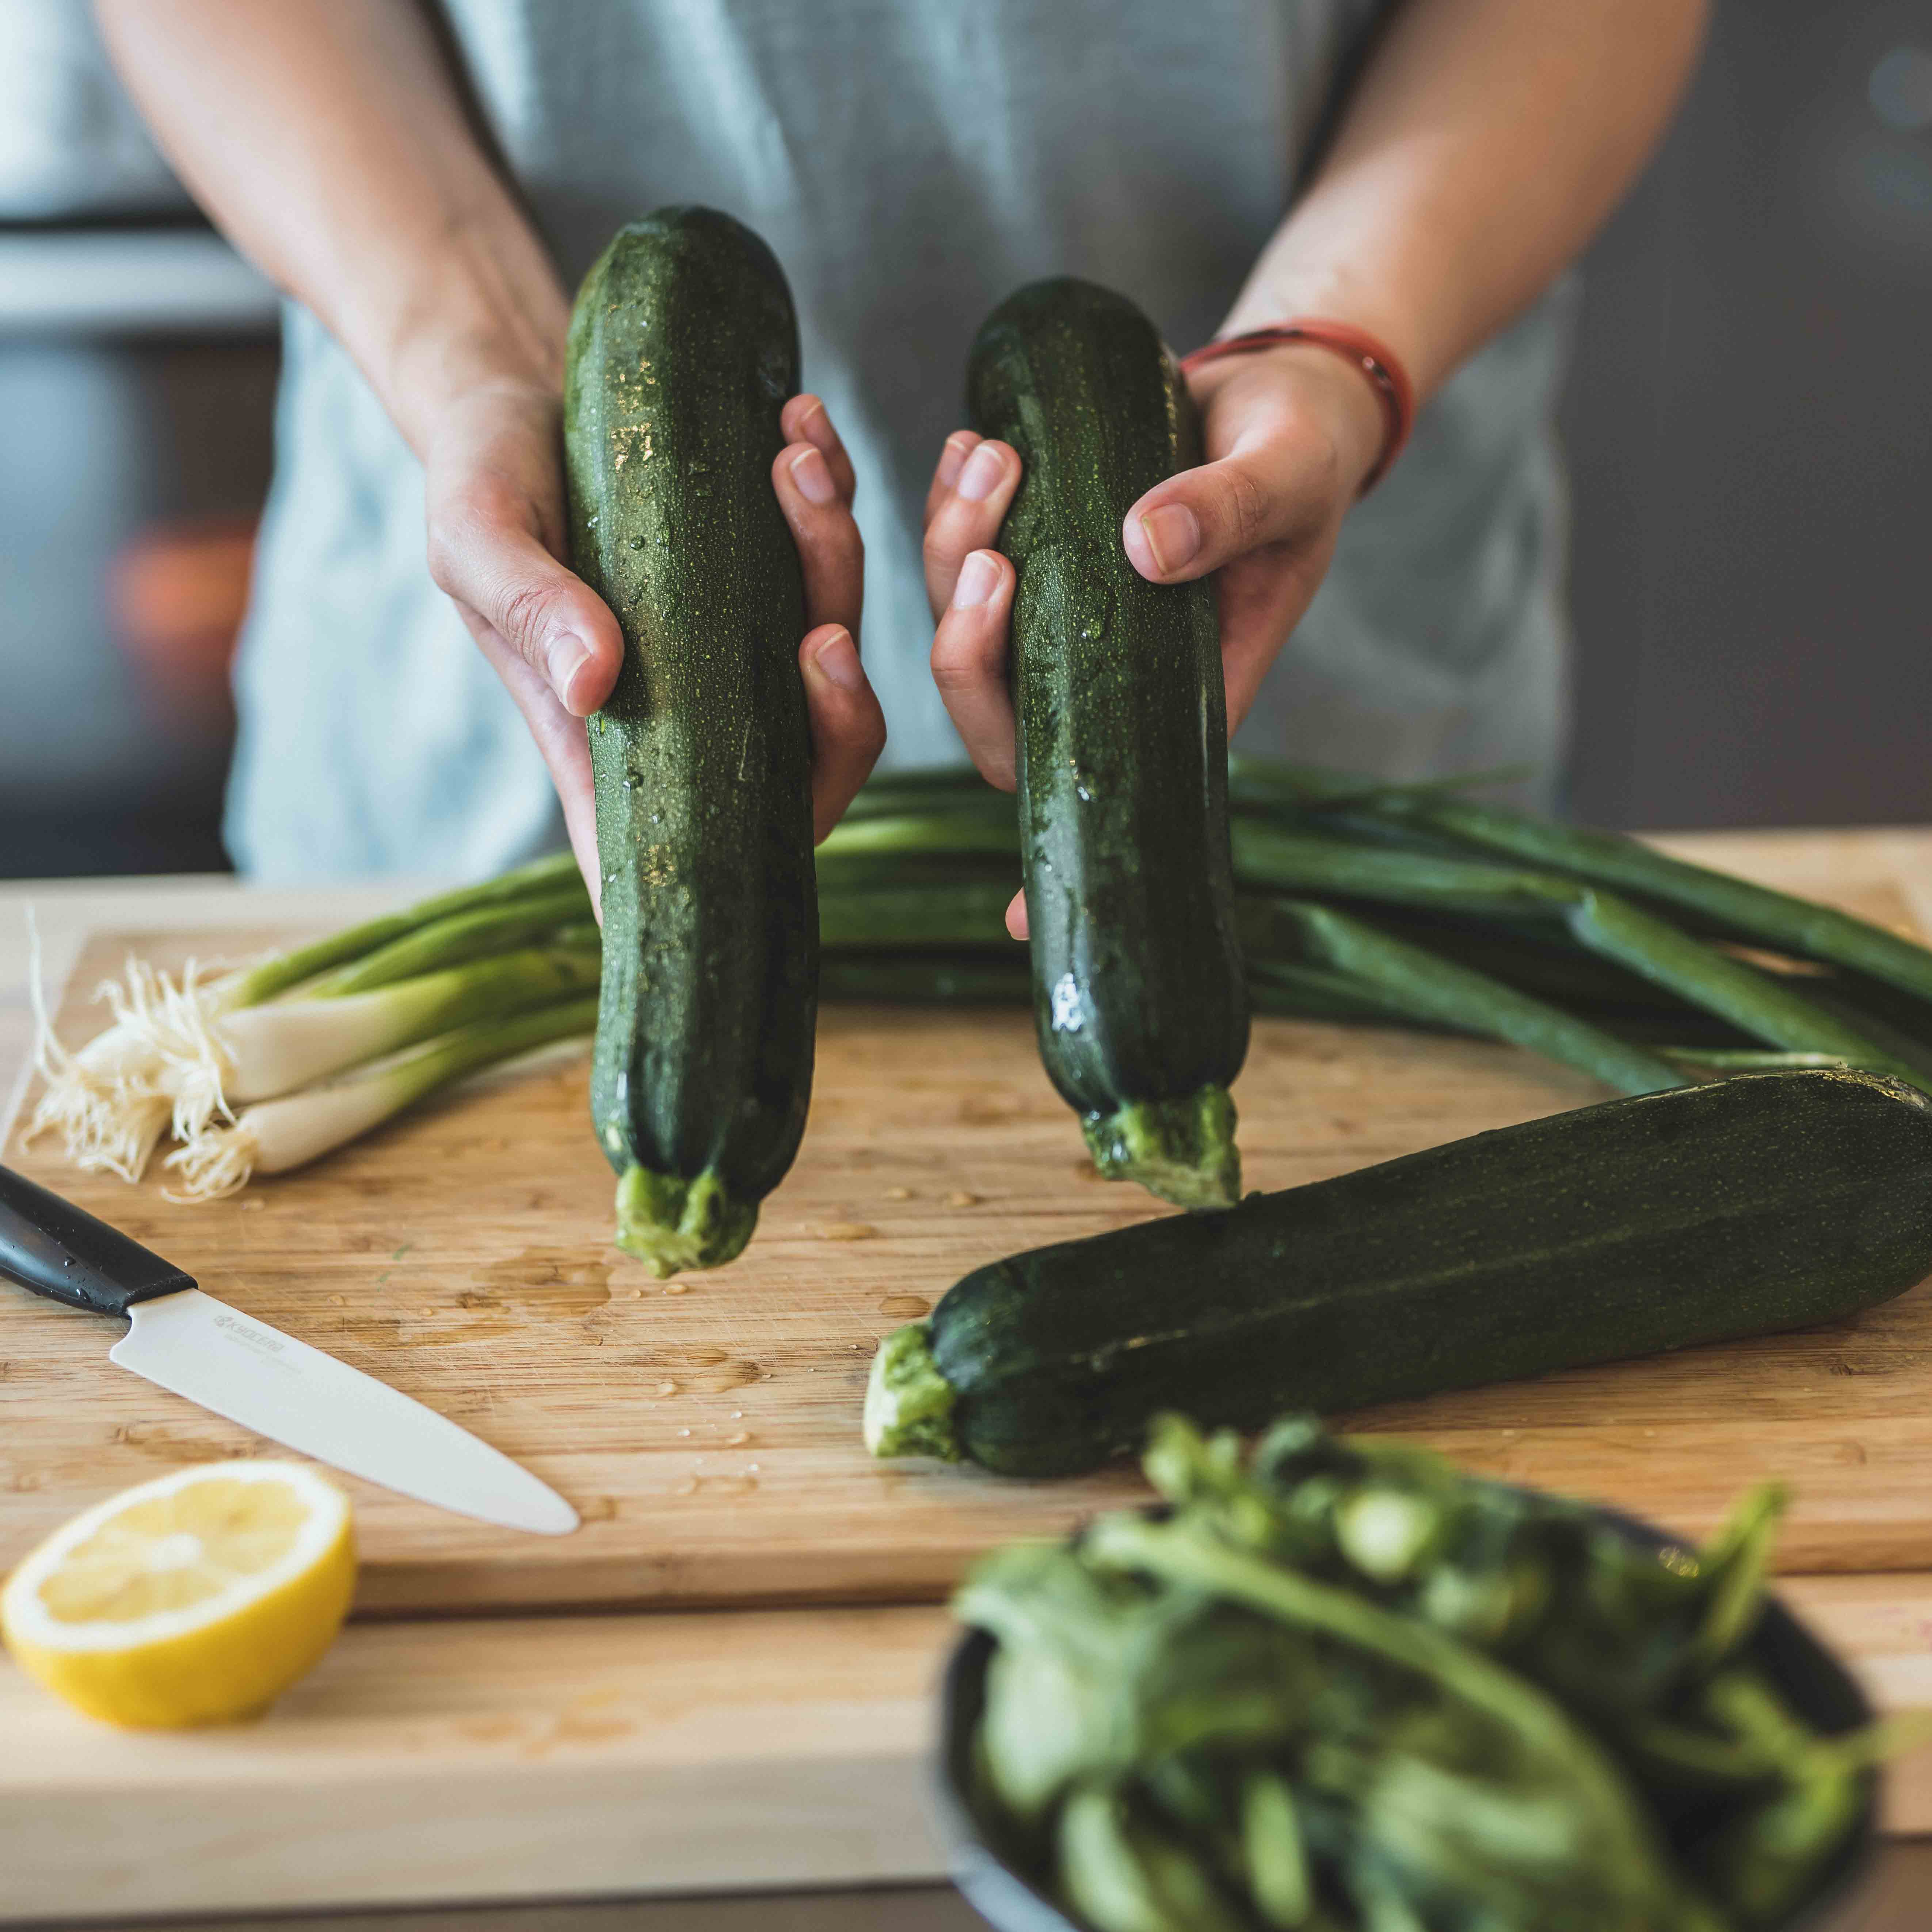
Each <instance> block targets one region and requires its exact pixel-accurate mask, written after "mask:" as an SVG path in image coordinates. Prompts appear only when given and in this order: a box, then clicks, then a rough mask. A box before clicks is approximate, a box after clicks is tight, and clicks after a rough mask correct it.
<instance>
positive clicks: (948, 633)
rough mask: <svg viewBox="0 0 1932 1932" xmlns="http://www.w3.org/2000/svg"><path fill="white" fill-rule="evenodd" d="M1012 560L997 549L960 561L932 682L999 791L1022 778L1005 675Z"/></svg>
mask: <svg viewBox="0 0 1932 1932" xmlns="http://www.w3.org/2000/svg"><path fill="white" fill-rule="evenodd" d="M1015 582H1016V576H1015V573H1014V570H1013V565H1012V564H1011V563H1010V562H1009V561H1008V560H1007V559H1006V558H1005V557H1004V556H1001V554H1000V553H999V552H998V550H974V551H972V552H971V553H970V554H969V555H968V556H966V557H965V559H964V560H963V561H962V564H961V566H960V568H959V573H958V577H957V580H956V583H954V586H953V601H952V602H951V603H950V604H948V605H947V607H946V609H945V610H944V612H943V613H941V616H940V619H939V628H938V630H937V631H935V633H934V634H933V639H932V681H933V682H934V683H935V684H936V685H938V687H939V694H940V697H941V698H942V699H943V700H944V701H945V705H946V714H947V716H948V717H949V718H951V719H952V720H953V728H954V729H955V730H956V731H957V732H958V733H959V736H960V737H961V739H962V740H963V741H964V742H965V746H966V750H967V754H968V756H969V757H971V759H972V760H973V762H974V764H975V765H977V766H978V767H979V770H980V776H981V777H982V778H984V779H985V780H986V782H987V783H988V784H991V785H997V786H998V787H999V789H1000V790H1001V791H1011V790H1013V786H1014V784H1015V782H1016V778H1015V764H1014V758H1015V750H1014V742H1013V728H1014V727H1013V694H1012V692H1011V691H1010V689H1009V688H1008V687H1007V622H1008V620H1009V619H1010V617H1011V616H1012V615H1013V585H1014V583H1015Z"/></svg>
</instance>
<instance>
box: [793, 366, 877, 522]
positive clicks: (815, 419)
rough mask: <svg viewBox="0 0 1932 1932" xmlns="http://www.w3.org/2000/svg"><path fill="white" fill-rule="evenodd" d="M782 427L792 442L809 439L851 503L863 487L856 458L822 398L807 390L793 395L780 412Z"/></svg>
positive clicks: (842, 493) (846, 499) (834, 481)
mask: <svg viewBox="0 0 1932 1932" xmlns="http://www.w3.org/2000/svg"><path fill="white" fill-rule="evenodd" d="M778 424H779V427H780V428H781V429H783V431H784V437H785V440H786V441H787V443H810V444H811V446H812V447H813V448H814V449H816V450H817V452H818V453H819V455H821V456H822V457H823V458H825V460H826V464H827V465H828V466H829V468H830V469H831V471H832V481H833V483H834V484H835V485H836V486H837V488H838V494H839V496H840V497H841V499H842V500H843V501H844V502H846V503H847V504H849V503H850V502H851V500H852V498H853V495H854V493H856V490H857V489H858V487H859V481H858V478H856V476H855V475H853V472H852V459H851V458H850V456H849V455H847V453H846V450H845V446H844V443H842V442H841V440H839V436H838V431H837V430H836V429H835V428H833V426H832V412H831V411H830V410H828V409H827V408H826V407H825V404H823V401H820V398H817V396H814V395H811V394H810V393H809V392H806V393H805V394H804V395H796V396H794V397H793V398H792V399H791V401H790V402H788V403H787V404H785V406H784V408H783V409H782V410H780V411H779V412H778Z"/></svg>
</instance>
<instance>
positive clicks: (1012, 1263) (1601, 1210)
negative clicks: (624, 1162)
mask: <svg viewBox="0 0 1932 1932" xmlns="http://www.w3.org/2000/svg"><path fill="white" fill-rule="evenodd" d="M1928 1271H1932V1102H1928V1101H1927V1099H1926V1098H1925V1097H1924V1095H1923V1094H1920V1093H1919V1092H1918V1091H1916V1090H1915V1088H1910V1087H1907V1086H1906V1085H1904V1083H1903V1082H1900V1081H1897V1080H1892V1079H1887V1078H1886V1077H1885V1076H1882V1075H1877V1074H1867V1073H1852V1072H1849V1071H1826V1070H1816V1071H1805V1072H1798V1073H1763V1074H1754V1075H1749V1076H1744V1077H1742V1078H1739V1079H1731V1080H1725V1081H1720V1082H1717V1083H1715V1084H1714V1085H1710V1086H1706V1087H1691V1088H1679V1089H1676V1091H1672V1092H1668V1093H1663V1094H1645V1095H1643V1096H1641V1097H1638V1098H1637V1099H1634V1100H1612V1101H1608V1102H1606V1103H1604V1104H1603V1105H1601V1106H1595V1107H1586V1108H1583V1109H1579V1110H1578V1111H1577V1112H1574V1113H1568V1114H1559V1115H1554V1116H1553V1117H1552V1118H1550V1119H1547V1120H1541V1121H1530V1122H1529V1123H1528V1124H1526V1125H1525V1126H1523V1127H1505V1128H1503V1129H1502V1130H1499V1131H1498V1132H1496V1133H1487V1134H1478V1135H1476V1136H1474V1137H1472V1139H1467V1140H1462V1141H1456V1142H1451V1144H1450V1145H1448V1146H1447V1147H1441V1148H1433V1149H1431V1150H1430V1151H1427V1152H1426V1153H1423V1154H1410V1155H1408V1156H1406V1157H1404V1158H1403V1159H1402V1160H1392V1161H1385V1162H1384V1163H1382V1164H1381V1165H1379V1166H1375V1167H1368V1168H1364V1169H1360V1170H1358V1172H1355V1173H1353V1174H1345V1175H1340V1176H1338V1177H1337V1178H1336V1179H1334V1180H1332V1181H1318V1182H1316V1184H1314V1185H1313V1186H1312V1187H1296V1188H1290V1189H1289V1190H1286V1191H1285V1192H1283V1193H1279V1194H1256V1195H1253V1196H1250V1197H1249V1199H1247V1201H1245V1202H1243V1203H1242V1205H1241V1206H1240V1207H1238V1208H1234V1209H1232V1210H1231V1211H1229V1212H1228V1213H1227V1214H1214V1215H1205V1216H1190V1215H1181V1216H1174V1217H1169V1218H1167V1219H1166V1220H1159V1221H1154V1222H1149V1223H1145V1224H1143V1225H1142V1226H1138V1227H1133V1228H1127V1229H1120V1230H1118V1231H1117V1232H1114V1233H1112V1234H1106V1235H1097V1236H1096V1237H1094V1238H1092V1239H1091V1240H1088V1241H1066V1242H1062V1243H1060V1244H1058V1245H1056V1246H1055V1247H1047V1248H1036V1249H1034V1250H1033V1251H1032V1252H1031V1253H1028V1254H1022V1255H1016V1256H1013V1258H1012V1259H1010V1260H1007V1261H1003V1262H994V1263H992V1265H990V1266H989V1267H986V1268H976V1269H975V1270H974V1271H973V1273H972V1274H969V1275H968V1276H966V1277H965V1278H964V1279H963V1280H961V1281H959V1283H956V1285H955V1286H953V1288H952V1289H950V1291H949V1292H947V1295H945V1297H944V1298H943V1299H942V1300H941V1302H940V1304H939V1305H938V1307H937V1308H935V1310H933V1312H932V1315H931V1316H929V1317H928V1318H927V1319H926V1320H925V1321H923V1322H915V1323H913V1324H912V1325H910V1326H909V1327H907V1328H901V1329H898V1330H897V1331H895V1333H893V1334H891V1335H889V1336H887V1337H886V1340H884V1342H883V1343H881V1344H880V1349H879V1352H878V1355H877V1357H876V1358H875V1359H874V1362H873V1365H872V1376H871V1387H870V1388H869V1389H868V1391H867V1394H866V1399H865V1441H866V1444H867V1446H868V1448H870V1449H871V1451H872V1452H873V1453H874V1454H875V1455H879V1456H901V1455H936V1456H943V1457H949V1458H954V1459H957V1458H959V1457H969V1458H971V1460H973V1461H974V1462H977V1463H982V1464H983V1465H984V1466H986V1468H988V1469H995V1470H998V1471H999V1472H1001V1473H1003V1474H1005V1475H1016V1476H1052V1475H1067V1474H1070V1473H1072V1472H1074V1471H1076V1470H1080V1469H1091V1468H1092V1467H1094V1466H1095V1465H1096V1464H1097V1463H1102V1462H1104V1461H1106V1460H1107V1459H1109V1457H1114V1456H1117V1455H1120V1454H1124V1453H1125V1452H1126V1451H1128V1450H1130V1449H1132V1448H1134V1447H1136V1445H1138V1444H1139V1442H1140V1441H1141V1439H1142V1437H1143V1436H1144V1435H1145V1433H1146V1430H1147V1427H1148V1423H1149V1421H1151V1419H1152V1418H1154V1416H1155V1415H1158V1414H1160V1413H1161V1412H1163V1411H1165V1410H1167V1409H1185V1410H1187V1411H1188V1412H1190V1413H1191V1414H1193V1415H1197V1416H1199V1418H1201V1419H1202V1421H1203V1422H1204V1423H1205V1424H1208V1425H1209V1426H1211V1427H1221V1426H1227V1427H1235V1428H1252V1427H1258V1426H1259V1425H1260V1424H1262V1423H1263V1422H1264V1421H1266V1420H1267V1419H1268V1418H1269V1417H1270V1416H1271V1415H1276V1414H1278V1413H1280V1412H1281V1411H1283V1410H1284V1409H1310V1410H1313V1411H1314V1412H1317V1413H1322V1414H1328V1413H1332V1412H1334V1411H1337V1410H1339V1409H1354V1408H1356V1407H1358V1406H1361V1405H1363V1404H1364V1403H1373V1402H1383V1401H1387V1400H1391V1399H1392V1398H1394V1397H1401V1396H1418V1395H1430V1394H1435V1393H1436V1392H1437V1391H1440V1390H1443V1389H1452V1388H1469V1387H1472V1386H1473V1385H1478V1384H1480V1383H1484V1382H1505V1381H1508V1380H1509V1379H1511V1378H1513V1377H1515V1376H1534V1375H1540V1374H1542V1373H1544V1372H1545V1371H1546V1370H1551V1369H1560V1368H1568V1367H1574V1366H1575V1365H1576V1364H1580V1363H1584V1362H1600V1361H1614V1360H1616V1359H1618V1358H1622V1357H1625V1356H1631V1355H1652V1354H1655V1353H1656V1352H1658V1351H1660V1350H1662V1349H1679V1348H1683V1347H1685V1346H1688V1344H1691V1343H1698V1342H1716V1341H1722V1340H1727V1339H1730V1338H1733V1337H1739V1336H1745V1335H1756V1334H1765V1333H1768V1332H1769V1331H1773V1330H1777V1329H1784V1328H1803V1327H1805V1326H1807V1325H1809V1324H1811V1323H1814V1322H1829V1321H1832V1320H1835V1319H1837V1318H1838V1317H1840V1316H1846V1315H1849V1314H1852V1313H1855V1311H1857V1310H1859V1309H1861V1308H1868V1307H1871V1306H1872V1305H1873V1304H1874V1303H1876V1302H1879V1301H1885V1300H1887V1299H1888V1298H1890V1297H1891V1296H1893V1295H1897V1294H1900V1293H1901V1292H1903V1290H1905V1289H1907V1288H1909V1287H1910V1286H1912V1284H1913V1283H1915V1282H1916V1281H1918V1280H1920V1279H1921V1277H1924V1275H1925V1274H1927V1272H1928Z"/></svg>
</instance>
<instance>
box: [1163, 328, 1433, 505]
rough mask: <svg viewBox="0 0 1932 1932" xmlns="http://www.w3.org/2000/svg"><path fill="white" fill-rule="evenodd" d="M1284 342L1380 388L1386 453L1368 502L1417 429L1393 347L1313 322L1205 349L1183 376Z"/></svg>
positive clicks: (1366, 484) (1405, 374)
mask: <svg viewBox="0 0 1932 1932" xmlns="http://www.w3.org/2000/svg"><path fill="white" fill-rule="evenodd" d="M1283 342H1310V343H1313V344H1315V346H1316V347H1317V348H1319V349H1332V350H1334V352H1335V353H1336V354H1337V355H1338V356H1343V357H1345V358H1346V359H1347V360H1348V361H1349V362H1352V363H1353V364H1354V365H1355V367H1356V368H1358V369H1359V370H1361V372H1362V374H1364V376H1366V377H1367V378H1368V379H1369V380H1370V383H1373V385H1374V386H1375V392H1376V395H1378V396H1379V398H1381V399H1382V418H1383V422H1384V425H1385V428H1384V429H1383V431H1382V453H1381V455H1379V456H1378V457H1377V458H1376V460H1375V466H1374V467H1373V469H1370V472H1369V473H1368V475H1367V476H1366V477H1365V478H1363V481H1362V487H1361V490H1359V491H1358V494H1359V495H1361V496H1367V494H1368V493H1369V492H1370V490H1373V488H1374V487H1376V484H1378V483H1379V482H1380V481H1382V478H1384V477H1385V476H1386V475H1388V470H1389V465H1390V464H1391V463H1393V462H1394V460H1396V458H1397V457H1398V456H1400V455H1401V454H1402V446H1403V444H1404V443H1406V442H1407V441H1408V440H1409V431H1410V430H1411V429H1412V428H1414V427H1415V385H1414V384H1413V383H1411V382H1410V380H1409V371H1407V370H1406V369H1405V368H1403V366H1402V364H1401V362H1400V360H1398V359H1397V356H1396V355H1395V353H1394V351H1393V350H1391V349H1390V348H1389V347H1388V344H1386V343H1385V342H1382V341H1379V340H1378V338H1376V337H1375V336H1373V335H1370V333H1369V332H1368V331H1367V329H1357V328H1356V327H1355V326H1354V325H1353V324H1352V323H1346V322H1324V321H1322V320H1320V319H1319V317H1313V316H1309V317H1301V318H1299V319H1298V320H1295V321H1293V322H1285V323H1281V324H1280V325H1279V326H1277V327H1275V328H1273V329H1250V330H1249V331H1248V332H1247V334H1246V335H1224V336H1221V337H1220V338H1217V340H1216V341H1213V342H1208V343H1203V344H1202V346H1201V347H1199V349H1197V350H1195V351H1194V352H1193V353H1192V354H1191V355H1187V356H1183V357H1182V358H1181V374H1183V375H1184V376H1189V375H1192V374H1193V373H1194V371H1196V369H1198V368H1200V367H1201V365H1202V364H1203V363H1204V362H1214V361H1215V360H1216V359H1217V358H1219V357H1220V356H1240V355H1244V354H1245V353H1247V351H1249V350H1253V349H1272V348H1274V347H1275V346H1276V345H1277V344H1279V343H1283Z"/></svg>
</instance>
